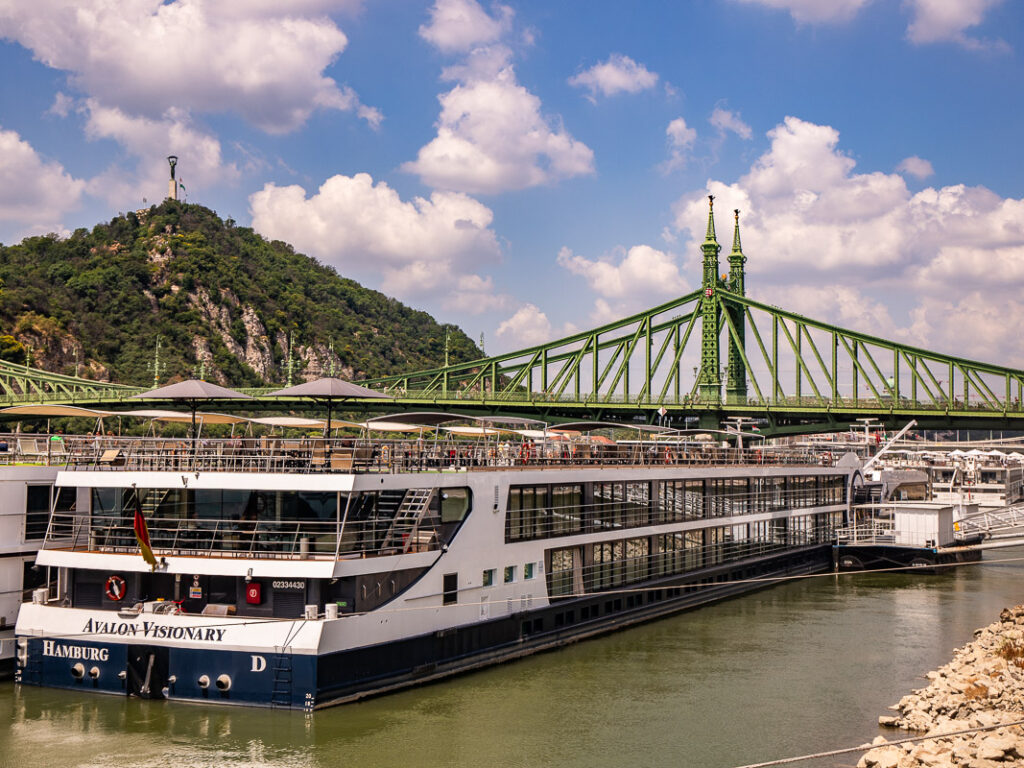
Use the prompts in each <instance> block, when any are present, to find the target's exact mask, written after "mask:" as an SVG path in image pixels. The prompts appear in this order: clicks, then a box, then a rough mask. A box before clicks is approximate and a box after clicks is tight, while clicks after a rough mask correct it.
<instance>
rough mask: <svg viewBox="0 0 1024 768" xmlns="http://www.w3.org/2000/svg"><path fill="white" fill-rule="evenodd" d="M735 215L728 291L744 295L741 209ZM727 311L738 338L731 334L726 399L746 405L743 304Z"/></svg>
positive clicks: (744, 259) (731, 307)
mask: <svg viewBox="0 0 1024 768" xmlns="http://www.w3.org/2000/svg"><path fill="white" fill-rule="evenodd" d="M733 213H735V214H736V228H735V229H734V230H733V235H732V253H730V254H729V291H730V292H732V293H735V294H738V295H740V296H744V295H745V293H744V290H745V289H744V275H743V265H744V263H746V261H747V257H746V256H744V255H743V246H742V245H741V244H740V212H739V210H736V211H734V212H733ZM724 311H725V312H728V313H729V319H730V320H731V321H732V326H733V328H735V329H736V336H737V338H738V340H739V343H737V339H735V338H733V337H732V335H731V334H730V336H729V373H728V380H727V381H726V384H725V401H726V402H727V403H734V404H743V403H746V402H747V366H746V364H745V363H744V362H743V355H742V354H740V350H741V349H743V348H744V344H745V342H746V325H745V318H744V314H743V307H736V306H726V307H724Z"/></svg>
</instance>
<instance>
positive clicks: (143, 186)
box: [82, 99, 239, 207]
mask: <svg viewBox="0 0 1024 768" xmlns="http://www.w3.org/2000/svg"><path fill="white" fill-rule="evenodd" d="M82 111H83V112H84V113H85V114H86V123H85V132H86V136H87V137H88V138H90V139H94V140H96V139H112V140H114V141H116V142H117V143H118V144H120V145H121V146H122V147H123V148H124V151H125V153H126V155H127V156H129V157H133V158H135V159H136V164H135V167H134V168H125V167H123V166H122V165H120V164H115V165H113V166H111V167H110V168H108V169H107V170H106V171H104V172H103V173H101V174H100V175H99V176H96V177H94V178H93V179H90V181H89V193H90V194H92V195H93V196H96V197H100V198H103V199H105V200H107V201H108V202H109V203H110V204H111V205H114V206H126V207H134V206H135V205H140V204H141V202H142V198H143V197H149V198H150V199H154V198H158V197H162V196H163V194H164V191H165V190H166V188H167V162H166V160H165V159H164V158H165V156H166V155H169V154H177V155H180V156H181V157H182V158H187V159H185V160H184V161H183V162H182V163H181V165H180V166H179V168H178V177H179V179H180V180H181V183H182V184H187V188H186V192H187V193H189V194H193V195H194V194H196V193H199V192H201V191H202V190H204V189H209V188H210V187H213V186H215V185H218V184H223V183H225V182H227V183H231V182H233V181H235V180H236V179H237V178H238V176H239V172H238V168H237V167H235V165H234V164H231V163H225V162H224V161H223V159H222V157H221V146H220V142H219V141H218V140H217V139H216V137H214V136H211V135H210V134H208V133H206V132H204V131H202V130H201V129H199V128H197V127H196V126H195V125H194V124H193V122H192V120H191V118H190V117H189V115H188V114H187V113H184V112H183V111H181V110H176V109H169V110H167V112H166V113H165V114H164V116H163V117H162V118H160V119H150V118H147V117H136V116H133V115H129V114H126V113H124V112H122V111H121V110H119V109H116V108H113V107H105V106H103V105H102V104H100V103H99V102H97V101H95V100H94V99H89V100H87V101H86V102H85V104H84V105H83V107H82Z"/></svg>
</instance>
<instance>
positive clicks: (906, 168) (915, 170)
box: [896, 155, 935, 179]
mask: <svg viewBox="0 0 1024 768" xmlns="http://www.w3.org/2000/svg"><path fill="white" fill-rule="evenodd" d="M896 170H897V171H900V172H901V173H907V174H910V175H911V176H914V177H915V178H918V179H927V178H928V177H929V176H932V175H934V174H935V169H934V168H932V164H931V163H929V162H928V161H927V160H925V159H923V158H920V157H918V156H917V155H914V156H912V157H907V158H904V159H903V161H902V162H901V163H900V164H899V165H897V166H896Z"/></svg>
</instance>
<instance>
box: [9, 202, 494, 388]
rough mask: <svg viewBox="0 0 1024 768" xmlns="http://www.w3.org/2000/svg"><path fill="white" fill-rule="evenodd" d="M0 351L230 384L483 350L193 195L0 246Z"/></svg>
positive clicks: (357, 371)
mask: <svg viewBox="0 0 1024 768" xmlns="http://www.w3.org/2000/svg"><path fill="white" fill-rule="evenodd" d="M0 279H2V280H3V290H2V292H0V358H3V359H7V360H12V361H14V362H18V363H24V362H26V360H27V359H29V358H30V359H31V364H32V365H35V366H37V367H40V368H44V369H47V370H50V371H53V372H57V373H67V374H75V373H76V372H77V373H78V375H81V376H85V377H88V378H95V379H109V380H112V381H116V382H119V383H124V384H138V385H143V386H145V385H149V384H152V382H153V360H154V349H155V346H156V344H157V339H158V338H159V339H160V342H161V351H160V360H161V363H162V364H163V365H165V366H166V367H164V368H163V369H162V370H160V371H159V374H160V376H159V378H160V382H161V383H166V382H167V381H168V380H170V379H172V378H176V377H177V378H182V377H189V376H193V375H195V374H197V373H199V372H200V368H201V366H202V368H203V369H204V371H205V375H206V378H207V379H208V380H211V381H217V382H220V383H223V384H227V385H232V386H258V385H261V384H281V383H283V382H284V380H285V378H286V376H287V370H286V369H287V365H288V349H289V344H290V346H291V349H292V353H291V356H292V359H293V360H294V363H293V367H294V381H296V382H298V381H302V380H304V379H311V378H316V377H317V376H321V375H330V374H331V373H332V372H333V374H334V375H336V376H340V377H343V378H348V379H360V378H364V377H368V376H375V375H382V374H388V373H398V372H401V371H412V370H418V369H421V368H427V367H433V366H436V365H440V364H442V363H443V361H444V349H445V335H446V332H447V333H448V334H449V336H450V339H449V357H450V360H451V362H453V363H454V362H459V361H463V360H470V359H474V358H476V357H479V356H480V350H479V349H478V348H477V347H476V345H475V344H473V342H472V341H471V340H470V339H469V337H467V336H466V334H464V333H463V332H462V331H461V330H459V329H458V328H457V327H456V326H452V325H440V324H438V323H437V321H435V320H434V319H433V318H432V317H431V316H430V315H428V314H427V313H425V312H419V311H416V310H413V309H410V308H409V307H407V306H405V305H404V304H402V303H400V302H398V301H396V300H395V299H391V298H388V297H387V296H385V295H384V294H382V293H378V292H377V291H372V290H369V289H367V288H364V287H362V286H361V285H359V284H358V283H356V282H355V281H353V280H349V279H346V278H344V277H341V276H340V275H338V273H337V272H336V271H334V269H332V268H330V267H327V266H324V265H322V264H320V263H319V262H317V261H316V260H315V259H312V258H310V257H308V256H304V255H302V254H300V253H295V251H294V250H293V249H292V247H291V246H290V245H288V244H287V243H283V242H280V241H273V242H268V241H267V240H265V239H264V238H262V237H261V236H259V235H257V234H256V233H255V232H253V230H252V229H250V228H247V227H237V226H235V225H234V222H233V221H232V220H231V219H228V220H226V221H222V220H221V219H220V218H219V217H218V216H217V214H216V213H214V212H213V211H211V210H209V209H208V208H204V207H202V206H199V205H192V204H183V203H180V202H177V201H173V200H167V201H165V202H164V203H162V204H161V205H158V206H153V207H151V208H149V209H144V210H141V211H136V212H133V213H128V214H125V215H122V216H118V217H117V218H115V219H113V220H112V221H111V222H110V223H109V224H100V225H97V226H96V227H94V228H93V230H92V231H91V232H90V231H88V230H86V229H78V230H76V231H75V232H74V233H73V234H72V235H71V236H70V237H67V238H60V237H57V236H56V235H47V236H45V237H30V238H27V239H25V240H24V241H22V242H21V243H19V244H17V245H11V246H0Z"/></svg>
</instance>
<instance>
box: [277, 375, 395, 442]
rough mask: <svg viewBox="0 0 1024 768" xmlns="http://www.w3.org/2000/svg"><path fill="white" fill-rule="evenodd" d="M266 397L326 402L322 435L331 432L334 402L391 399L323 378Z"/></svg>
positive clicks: (337, 380)
mask: <svg viewBox="0 0 1024 768" xmlns="http://www.w3.org/2000/svg"><path fill="white" fill-rule="evenodd" d="M267 396H268V397H311V398H313V399H315V400H326V401H327V425H326V426H325V427H324V435H325V436H327V435H328V434H329V433H330V431H331V406H332V405H333V403H334V401H335V400H351V399H354V398H358V397H363V398H371V397H376V398H385V399H388V400H391V399H393V398H391V397H389V396H388V395H384V394H381V393H380V392H374V391H373V390H372V389H367V388H366V387H361V386H359V385H358V384H353V383H352V382H351V381H345V380H344V379H335V378H332V377H330V376H325V377H324V378H322V379H314V380H313V381H307V382H305V383H303V384H296V385H295V386H294V387H285V388H284V389H279V390H277V391H276V392H271V393H270V394H269V395H267Z"/></svg>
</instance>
